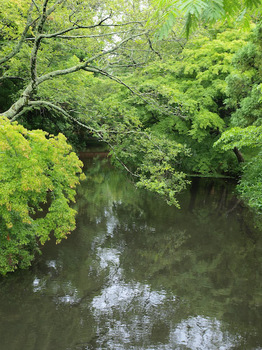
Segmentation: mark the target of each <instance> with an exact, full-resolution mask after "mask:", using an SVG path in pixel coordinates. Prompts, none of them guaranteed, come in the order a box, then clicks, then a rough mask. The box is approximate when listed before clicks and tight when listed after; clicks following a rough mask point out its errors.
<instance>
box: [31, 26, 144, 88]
mask: <svg viewBox="0 0 262 350" xmlns="http://www.w3.org/2000/svg"><path fill="white" fill-rule="evenodd" d="M146 33H147V32H142V33H140V34H137V35H132V36H130V37H128V38H126V39H124V40H122V41H121V42H120V43H119V44H118V45H115V46H114V47H113V48H112V49H109V50H107V51H103V52H101V53H99V54H97V55H95V56H93V57H91V58H89V59H88V60H86V61H85V62H83V63H80V64H78V65H76V66H73V67H70V68H67V69H61V70H57V71H53V72H50V73H47V74H45V75H42V76H41V77H39V78H38V79H37V85H39V84H41V83H43V82H44V81H46V80H49V79H52V78H54V77H56V76H60V75H67V74H70V73H74V72H77V71H79V70H88V65H89V63H91V62H93V61H96V60H97V59H98V58H100V57H103V56H106V55H108V54H110V53H112V52H114V51H116V50H118V49H119V48H120V47H121V46H123V45H124V44H125V43H126V42H128V41H129V40H132V39H134V38H136V37H138V36H141V35H144V34H146ZM91 71H93V68H91V69H90V72H91Z"/></svg>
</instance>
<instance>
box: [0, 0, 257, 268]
mask: <svg viewBox="0 0 262 350" xmlns="http://www.w3.org/2000/svg"><path fill="white" fill-rule="evenodd" d="M233 5H234V6H233ZM152 11H153V13H154V14H153V15H152ZM260 11H261V5H260V1H259V0H247V1H236V2H232V1H231V0H227V1H222V0H221V1H220V0H216V1H206V0H203V1H202V0H201V1H200V0H199V1H193V0H190V1H184V0H181V1H175V0H172V1H170V0H165V1H160V2H159V1H158V2H155V1H152V2H150V1H142V0H141V1H129V2H124V1H122V0H118V1H111V0H110V1H106V2H104V1H100V2H97V1H93V0H88V1H87V0H80V1H75V0H58V1H54V0H34V1H30V2H29V1H26V0H11V1H7V0H4V1H3V4H2V7H1V9H0V19H1V21H2V23H3V26H2V28H1V30H0V45H1V57H0V74H1V76H0V88H1V96H0V101H2V103H1V110H0V112H1V113H2V114H3V115H4V116H5V118H2V119H1V121H0V127H1V128H0V132H1V140H2V141H1V142H2V143H1V150H0V152H1V153H0V155H1V157H2V158H1V160H2V162H1V164H3V165H2V168H1V169H0V183H1V184H4V185H3V186H2V188H1V196H2V197H1V201H0V210H1V211H0V217H1V218H2V221H1V223H0V225H1V226H0V227H1V235H0V237H1V239H2V240H3V242H4V243H3V248H2V249H3V251H2V253H1V254H0V259H2V260H1V264H2V265H1V266H2V268H1V267H0V270H1V269H2V270H1V271H2V272H1V271H0V273H6V272H7V271H9V270H12V269H14V268H15V267H16V266H17V265H18V264H20V265H21V266H22V265H24V266H27V265H28V264H29V262H30V261H31V259H32V257H33V255H32V254H33V253H32V252H33V250H34V249H33V248H34V247H35V243H36V242H37V241H38V240H39V241H40V242H41V243H43V242H44V241H45V240H46V239H47V238H48V235H49V234H50V232H51V231H54V234H55V236H56V237H57V240H58V241H59V240H60V239H61V238H63V237H64V236H65V234H67V233H69V232H70V231H71V230H72V229H73V228H74V219H73V217H74V212H73V211H72V209H70V207H69V201H70V200H73V199H74V194H75V192H74V191H75V190H74V189H71V187H70V186H72V187H73V188H74V187H75V185H76V183H77V181H78V178H79V174H80V172H81V171H80V163H79V161H78V160H77V157H76V156H75V154H74V153H72V152H71V151H70V147H69V146H68V144H67V143H66V139H65V137H64V136H61V134H59V133H63V134H64V135H65V136H66V138H67V139H68V140H69V142H70V143H71V144H72V145H74V147H76V148H78V149H82V148H84V147H86V144H87V141H88V140H89V139H90V138H91V139H92V140H93V139H96V140H99V141H103V142H104V143H106V144H107V147H108V150H109V151H110V153H111V155H112V160H113V162H114V163H115V164H119V165H121V166H122V167H123V168H124V169H125V170H127V171H128V172H129V174H130V175H132V178H133V179H134V180H135V182H136V184H137V186H139V187H143V188H146V189H148V190H150V191H153V192H156V193H158V194H160V195H162V196H163V197H164V198H165V199H166V201H167V202H168V203H169V204H175V205H176V206H177V207H179V203H178V201H177V198H176V196H177V193H179V192H180V191H181V190H183V189H184V188H185V186H186V185H187V184H188V180H187V175H188V174H198V175H205V176H218V175H230V176H236V175H237V176H238V175H240V174H241V173H243V177H242V180H241V183H240V185H239V191H240V193H241V195H242V197H243V198H244V199H245V200H246V201H247V202H248V203H249V204H250V205H251V206H252V207H254V208H255V209H257V210H261V209H262V195H261V192H262V189H261V183H262V178H261V173H262V171H261V169H262V163H261V152H262V150H261V140H260V131H261V130H260V129H261V125H262V123H261V101H262V98H261V91H262V87H261V86H262V85H261V84H262V73H261V72H262V69H261V67H262V56H261V45H262V39H261V37H262V34H261V33H262V29H261V25H260V22H259V19H260ZM251 14H252V16H251ZM178 18H179V19H178ZM181 18H182V19H181ZM225 19H226V21H225ZM218 20H221V21H220V22H218ZM215 22H216V24H215ZM236 22H237V24H238V25H237V26H236ZM244 23H245V24H248V26H247V25H245V26H244ZM203 24H204V26H203ZM207 24H208V25H210V24H212V28H211V27H208V26H207ZM242 27H245V28H246V29H245V31H244V30H243V28H242ZM183 28H184V29H185V30H186V32H187V35H186V36H184V37H182V36H181V35H180V34H181V32H183ZM247 28H249V29H247ZM193 29H194V32H193V33H194V35H192V36H191V37H189V33H190V31H192V30H193ZM156 33H157V35H156ZM6 118H8V119H9V121H8V120H7V119H6ZM10 121H11V123H10ZM14 121H17V122H19V123H20V124H16V122H15V123H13V122H14ZM22 125H23V127H22ZM35 129H41V130H37V131H34V130H35ZM6 130H8V131H6ZM9 133H10V135H13V136H12V137H11V136H9ZM7 134H8V135H7ZM48 134H54V135H58V136H48ZM6 137H8V138H6ZM9 139H10V140H9ZM10 142H11V143H10ZM9 143H10V144H9ZM233 151H234V152H233ZM10 154H12V155H13V154H15V156H12V157H11V158H10ZM10 159H11V161H10ZM243 160H246V162H245V165H244V166H242V165H241V164H239V163H240V162H241V163H243ZM33 165H34V167H35V169H34V170H33ZM14 169H16V170H15V171H14ZM14 182H15V183H16V185H14ZM27 183H29V185H27ZM28 186H29V187H28ZM30 186H31V187H30ZM56 191H58V192H57V193H56ZM52 194H53V195H54V196H53V197H52ZM18 198H22V199H23V200H18ZM60 202H61V203H60ZM58 203H59V204H58ZM41 208H42V209H43V210H44V208H45V209H46V210H47V214H46V215H44V217H41V215H40V217H38V216H37V215H36V214H37V213H38V212H39V210H40V209H41ZM9 209H10V210H9ZM56 210H58V211H56ZM59 210H60V211H59ZM62 212H63V215H62V214H61V213H62ZM59 213H60V214H61V215H62V216H61V215H60V214H59ZM62 219H63V220H62ZM47 222H48V224H47ZM17 225H18V226H17ZM10 230H11V231H12V232H11V231H10ZM20 230H21V234H20V233H19V232H20ZM10 234H11V235H10ZM11 236H12V239H11ZM7 237H9V238H8V239H7ZM10 242H11V243H10ZM11 244H14V245H13V248H11ZM4 247H5V248H4ZM8 247H10V249H11V250H9V248H8ZM32 247H33V248H32ZM12 249H13V251H12ZM20 250H21V251H24V252H25V253H21V254H22V255H21V254H20V253H19V252H20Z"/></svg>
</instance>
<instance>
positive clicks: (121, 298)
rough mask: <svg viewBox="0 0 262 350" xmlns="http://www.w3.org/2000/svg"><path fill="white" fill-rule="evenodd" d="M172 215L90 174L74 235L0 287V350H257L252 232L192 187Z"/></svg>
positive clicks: (108, 172) (230, 198)
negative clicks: (180, 205)
mask: <svg viewBox="0 0 262 350" xmlns="http://www.w3.org/2000/svg"><path fill="white" fill-rule="evenodd" d="M181 203H182V210H180V211H178V210H176V209H175V208H173V207H168V206H167V205H165V204H164V203H163V202H162V201H161V200H159V199H158V198H157V197H155V196H153V195H151V194H148V193H145V192H141V191H137V190H135V189H134V187H133V185H132V184H131V183H130V182H129V180H128V179H127V178H125V177H123V176H122V175H121V174H119V173H117V172H116V171H114V170H112V169H110V168H109V167H107V166H103V164H102V163H96V164H95V165H94V166H93V167H90V169H89V171H88V175H87V181H86V183H84V184H83V186H82V187H81V188H79V196H78V200H77V204H76V205H77V209H78V211H79V215H78V218H77V227H78V228H77V230H76V231H75V232H74V233H73V234H72V235H71V237H69V238H68V240H67V241H64V242H63V243H62V244H61V245H58V246H56V245H54V244H53V243H52V242H50V244H49V246H48V247H46V248H45V249H44V250H43V256H42V257H40V259H39V261H38V263H37V264H35V265H34V266H33V268H32V269H31V270H29V271H23V272H18V273H17V274H16V275H13V276H10V278H8V279H3V280H1V281H0V348H1V349H2V348H3V349H4V350H58V349H65V350H84V349H109V350H110V349H112V350H116V349H119V350H120V349H136V350H137V349H141V350H162V349H163V350H166V349H187V350H188V349H191V350H198V349H199V350H202V349H208V350H209V349H210V350H212V349H214V350H216V349H221V350H224V349H247V350H249V349H250V350H251V349H252V350H258V349H261V347H262V334H261V332H260V331H261V329H262V316H261V315H262V254H261V253H262V239H261V237H262V236H261V232H259V230H256V229H255V228H254V226H252V221H251V219H252V218H251V217H250V216H249V214H248V212H247V211H246V210H245V209H244V208H242V207H241V206H239V205H238V204H239V203H238V202H237V201H236V198H235V197H234V195H233V194H232V188H231V184H230V183H227V184H225V182H223V181H220V182H217V183H215V182H214V181H212V180H211V181H205V182H203V181H197V182H195V183H194V186H193V187H192V188H191V189H190V190H189V191H187V192H185V193H184V194H183V196H182V197H181Z"/></svg>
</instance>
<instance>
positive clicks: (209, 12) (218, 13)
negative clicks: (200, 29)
mask: <svg viewBox="0 0 262 350" xmlns="http://www.w3.org/2000/svg"><path fill="white" fill-rule="evenodd" d="M224 16H225V9H224V1H223V0H209V1H207V6H206V8H205V9H204V11H203V14H202V17H203V19H204V21H207V22H215V21H217V20H219V19H221V18H223V17H224Z"/></svg>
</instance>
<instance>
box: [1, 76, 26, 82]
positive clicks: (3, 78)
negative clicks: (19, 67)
mask: <svg viewBox="0 0 262 350" xmlns="http://www.w3.org/2000/svg"><path fill="white" fill-rule="evenodd" d="M6 79H10V80H25V79H24V78H21V77H18V76H7V75H4V76H2V77H0V82H1V81H3V80H6Z"/></svg>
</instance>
